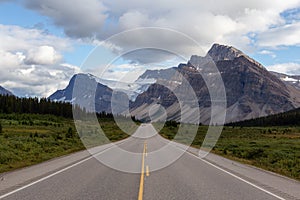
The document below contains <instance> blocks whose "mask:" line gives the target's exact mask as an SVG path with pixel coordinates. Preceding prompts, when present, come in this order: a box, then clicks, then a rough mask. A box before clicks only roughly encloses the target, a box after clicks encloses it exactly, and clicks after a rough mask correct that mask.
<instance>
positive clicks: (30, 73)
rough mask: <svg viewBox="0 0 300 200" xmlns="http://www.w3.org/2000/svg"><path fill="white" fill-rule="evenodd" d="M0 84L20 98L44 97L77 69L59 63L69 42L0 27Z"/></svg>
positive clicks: (29, 30)
mask: <svg viewBox="0 0 300 200" xmlns="http://www.w3.org/2000/svg"><path fill="white" fill-rule="evenodd" d="M0 41H1V43H0V58H1V59H0V72H1V73H0V85H1V86H3V87H5V88H7V89H9V90H11V91H13V92H14V93H15V94H16V95H20V96H40V97H41V96H44V97H47V96H49V95H50V94H52V93H53V92H55V91H56V90H57V89H58V88H63V87H65V86H66V85H67V83H68V81H69V80H70V77H71V76H72V75H73V74H74V73H78V72H79V71H80V68H79V67H76V66H71V65H69V64H61V60H62V55H61V52H62V51H65V50H69V49H70V48H71V41H69V40H68V39H63V38H59V37H55V36H51V35H48V34H45V33H43V32H42V31H40V30H36V29H26V28H21V27H18V26H8V25H0Z"/></svg>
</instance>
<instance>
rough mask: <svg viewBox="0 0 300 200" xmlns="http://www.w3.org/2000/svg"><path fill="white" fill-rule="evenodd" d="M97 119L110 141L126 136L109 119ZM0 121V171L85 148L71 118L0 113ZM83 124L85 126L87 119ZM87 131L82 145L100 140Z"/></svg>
mask: <svg viewBox="0 0 300 200" xmlns="http://www.w3.org/2000/svg"><path fill="white" fill-rule="evenodd" d="M125 121H126V120H124V123H125ZM99 123H100V125H101V128H102V130H103V131H104V133H105V134H106V137H107V138H109V139H110V141H118V140H121V139H125V138H126V137H128V135H127V134H125V133H124V132H123V131H122V130H120V129H119V128H118V126H117V125H116V124H115V122H114V120H113V119H99ZM0 124H1V125H0V173H1V172H6V171H10V170H14V169H17V168H21V167H25V166H30V165H33V164H36V163H40V162H43V161H46V160H49V159H52V158H55V157H59V156H63V155H66V154H69V153H72V152H76V151H79V150H83V149H85V147H84V145H83V143H82V141H81V140H80V137H79V134H78V133H77V131H76V127H75V125H74V121H73V119H68V118H63V117H57V116H53V115H39V114H0ZM85 124H87V125H86V127H88V128H89V125H88V123H85ZM87 134H89V135H87ZM87 134H85V135H84V136H82V140H83V141H84V144H85V145H86V146H88V147H92V146H96V145H99V144H103V143H104V142H103V141H101V143H99V141H96V140H94V138H93V137H94V135H96V134H95V132H88V133H87ZM93 134H94V135H93ZM95 137H96V136H95ZM95 141H96V142H95ZM105 142H107V141H105Z"/></svg>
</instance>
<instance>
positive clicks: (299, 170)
mask: <svg viewBox="0 0 300 200" xmlns="http://www.w3.org/2000/svg"><path fill="white" fill-rule="evenodd" d="M184 126H186V128H185V129H186V130H185V131H186V134H185V135H181V136H180V137H176V141H177V142H181V143H188V141H189V140H190V138H191V137H192V134H191V132H189V126H192V125H184ZM207 128H208V127H207V126H200V127H199V128H198V131H197V135H196V137H195V139H194V140H193V142H192V146H194V147H196V148H200V146H201V144H202V142H203V139H204V137H205V135H206V131H207ZM177 130H178V128H177V127H171V126H164V128H163V129H162V130H161V131H160V134H161V135H162V136H163V137H165V138H167V139H173V138H174V136H175V134H176V132H177ZM213 152H214V153H216V154H219V155H221V156H224V157H227V158H230V159H233V160H237V161H240V162H243V163H246V164H250V165H254V166H257V167H260V168H263V169H266V170H269V171H273V172H276V173H279V174H282V175H285V176H288V177H291V178H294V179H297V180H300V127H243V128H240V127H224V129H223V131H222V134H221V136H220V138H219V140H218V142H217V144H216V145H215V147H214V148H213Z"/></svg>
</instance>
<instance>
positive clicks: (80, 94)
mask: <svg viewBox="0 0 300 200" xmlns="http://www.w3.org/2000/svg"><path fill="white" fill-rule="evenodd" d="M75 85H76V90H74V87H75ZM112 93H113V90H112V89H110V88H109V87H107V86H105V85H102V84H100V83H98V82H97V81H96V80H95V79H94V77H93V76H90V75H88V74H76V75H74V76H73V77H72V78H71V80H70V82H69V85H68V86H67V87H66V88H65V89H63V90H58V91H56V92H55V93H54V94H52V95H51V96H50V97H49V99H51V100H53V101H64V102H71V103H73V104H78V105H81V106H82V107H85V108H86V109H87V110H94V109H93V108H95V109H96V111H97V112H103V111H104V112H108V113H111V112H112V110H111V97H112ZM92 98H94V99H92ZM91 102H95V105H92V104H91Z"/></svg>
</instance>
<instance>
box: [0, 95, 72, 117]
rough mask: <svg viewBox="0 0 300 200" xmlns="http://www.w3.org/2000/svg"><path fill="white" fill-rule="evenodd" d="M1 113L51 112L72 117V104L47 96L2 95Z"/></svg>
mask: <svg viewBox="0 0 300 200" xmlns="http://www.w3.org/2000/svg"><path fill="white" fill-rule="evenodd" d="M0 113H5V114H11V113H28V114H50V115H55V116H61V117H66V118H72V117H73V114H72V105H71V104H70V103H66V102H54V101H51V100H50V99H47V98H40V99H39V98H20V97H16V96H10V95H0Z"/></svg>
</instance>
